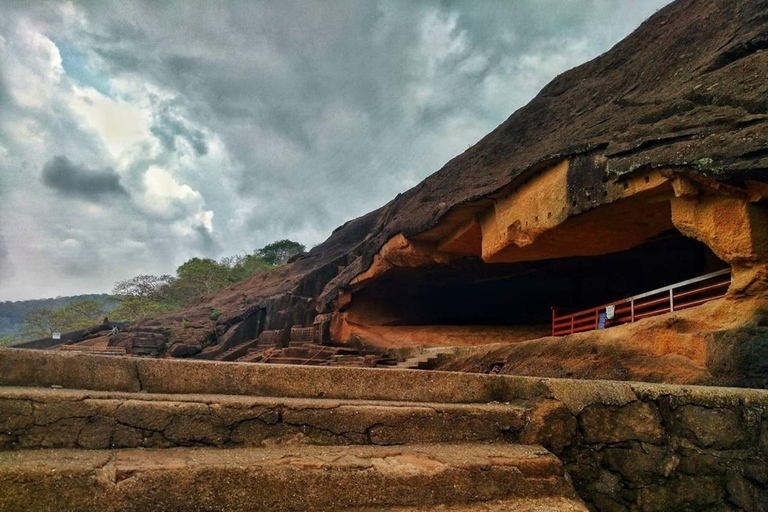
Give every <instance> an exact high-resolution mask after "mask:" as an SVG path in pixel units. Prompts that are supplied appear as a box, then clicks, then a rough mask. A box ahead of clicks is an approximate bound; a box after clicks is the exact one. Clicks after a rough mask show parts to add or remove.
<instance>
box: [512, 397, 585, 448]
mask: <svg viewBox="0 0 768 512" xmlns="http://www.w3.org/2000/svg"><path fill="white" fill-rule="evenodd" d="M577 428H578V422H577V421H576V418H575V417H574V416H573V415H572V414H571V413H570V412H569V411H568V408H567V407H565V406H564V405H563V404H561V403H559V402H556V401H547V402H542V403H541V404H539V405H538V406H537V407H535V408H534V409H533V411H531V414H530V416H529V417H528V422H527V424H526V425H525V428H524V429H523V431H522V432H521V434H520V440H521V441H522V442H524V443H527V444H541V445H542V446H544V447H546V448H547V449H548V450H551V451H552V452H553V453H556V454H559V453H562V451H563V449H564V448H565V447H566V446H568V445H570V444H571V443H572V442H573V440H574V438H575V436H576V430H577Z"/></svg>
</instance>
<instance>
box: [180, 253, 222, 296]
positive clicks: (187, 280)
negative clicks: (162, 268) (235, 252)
mask: <svg viewBox="0 0 768 512" xmlns="http://www.w3.org/2000/svg"><path fill="white" fill-rule="evenodd" d="M231 283H232V281H231V278H230V269H229V268H228V267H227V266H226V265H223V264H221V263H219V262H217V261H215V260H212V259H210V258H192V259H191V260H188V261H186V262H185V263H184V264H182V265H181V266H180V267H179V268H177V269H176V281H175V282H174V285H176V286H181V287H183V288H188V289H190V290H192V291H193V293H194V294H196V295H197V296H199V295H204V294H206V293H210V292H212V291H215V290H218V289H220V288H224V287H225V286H227V285H229V284H231Z"/></svg>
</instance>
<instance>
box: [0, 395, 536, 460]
mask: <svg viewBox="0 0 768 512" xmlns="http://www.w3.org/2000/svg"><path fill="white" fill-rule="evenodd" d="M531 407H532V406H531V405H530V404H528V403H515V404H437V403H415V402H412V403H409V402H374V401H367V402H366V401H355V400H331V399H297V398H293V399H291V398H273V397H246V396H226V395H162V394H150V393H119V392H99V391H80V390H67V389H41V388H12V387H7V388H1V387H0V449H25V448H88V449H105V448H133V447H145V448H167V447H173V446H200V445H203V446H220V447H231V446H257V445H265V444H274V443H278V442H283V443H286V442H290V443H305V444H323V445H345V444H361V445H364V444H376V445H394V444H408V443H419V444H425V443H438V442H479V441H484V442H491V441H500V442H509V441H517V440H518V439H519V434H520V432H521V430H522V429H523V428H524V427H525V426H526V423H527V418H528V416H529V413H530V410H531Z"/></svg>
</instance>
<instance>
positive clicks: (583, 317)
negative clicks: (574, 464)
mask: <svg viewBox="0 0 768 512" xmlns="http://www.w3.org/2000/svg"><path fill="white" fill-rule="evenodd" d="M730 273H731V269H730V268H726V269H722V270H718V271H716V272H711V273H709V274H705V275H703V276H699V277H694V278H692V279H687V280H685V281H681V282H679V283H674V284H671V285H668V286H664V287H661V288H657V289H655V290H651V291H648V292H644V293H640V294H638V295H633V296H631V297H627V298H625V299H621V300H617V301H614V302H610V303H608V304H604V305H602V306H598V307H594V308H590V309H585V310H582V311H577V312H574V313H568V314H565V315H559V316H558V315H557V309H556V308H552V335H553V336H558V335H564V334H573V333H574V332H583V331H589V330H594V329H597V328H598V326H599V312H600V311H603V310H605V308H606V307H608V306H614V307H616V309H617V313H619V311H618V310H619V308H618V307H617V306H624V307H623V308H621V310H620V311H621V317H623V318H624V321H623V322H621V323H628V322H629V323H631V322H634V321H636V320H639V319H640V318H645V317H648V316H654V315H658V314H663V313H665V312H673V311H675V299H680V298H681V297H689V296H692V295H696V294H698V293H703V292H706V291H712V290H715V289H718V288H721V287H723V286H725V285H727V284H729V283H730V279H729V280H728V281H727V282H725V281H724V282H722V283H717V284H714V285H710V286H706V287H704V288H700V289H695V290H688V291H686V292H683V293H682V294H680V295H677V296H676V295H675V290H678V289H680V288H684V287H686V286H690V285H693V284H696V283H700V282H703V281H708V280H711V279H714V278H716V277H720V276H724V275H728V274H730ZM662 293H665V294H668V297H666V298H663V299H661V298H660V299H656V300H653V301H650V302H641V303H640V304H636V302H637V301H640V300H641V299H644V298H647V297H652V296H654V295H659V294H662ZM723 295H724V294H723ZM723 295H720V296H716V297H709V298H705V299H703V300H702V299H700V300H694V301H689V302H685V303H683V304H680V305H679V309H682V308H688V307H692V306H694V305H698V304H703V303H704V302H707V301H709V300H714V299H717V298H720V297H722V296H723ZM662 303H668V304H669V306H668V307H663V308H660V309H654V310H652V311H643V312H641V313H638V311H639V310H640V311H641V310H642V309H644V308H647V307H649V306H652V305H657V304H662ZM627 304H628V305H629V308H628V309H627V306H626V305H627ZM627 313H629V319H628V322H627V318H626V315H627ZM593 314H594V315H595V316H594V318H591V316H592V315H593ZM618 317H619V315H618V314H617V315H616V316H615V317H614V318H618ZM590 324H592V325H593V326H594V327H593V328H589V325H590ZM577 325H578V327H577ZM615 325H618V324H615ZM568 331H570V332H568Z"/></svg>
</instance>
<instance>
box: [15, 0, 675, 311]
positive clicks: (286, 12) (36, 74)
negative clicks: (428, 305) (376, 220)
mask: <svg viewBox="0 0 768 512" xmlns="http://www.w3.org/2000/svg"><path fill="white" fill-rule="evenodd" d="M666 2H667V0H648V2H633V1H631V0H621V1H618V0H616V1H614V0H611V1H607V0H570V1H568V2H567V3H566V2H561V1H560V0H557V1H556V0H548V1H546V2H545V1H544V0H537V1H533V0H529V1H527V2H522V1H521V2H517V3H516V4H515V6H514V7H511V6H510V4H509V2H503V1H502V2H493V1H490V0H489V1H488V2H483V3H482V6H479V5H477V6H476V5H474V4H471V5H470V4H469V3H467V4H463V3H460V2H457V3H449V4H445V3H440V2H437V1H435V2H402V3H397V2H386V1H382V2H375V1H374V2H351V3H349V4H347V7H346V8H345V9H338V8H337V7H335V4H333V3H330V4H329V3H307V2H294V1H290V0H286V1H284V2H275V3H271V4H261V3H225V4H222V5H218V4H217V6H210V5H208V4H205V6H204V7H200V8H199V9H178V8H175V7H172V6H169V4H162V3H161V4H153V3H145V2H141V1H137V0H124V1H121V2H108V1H105V2H91V3H79V2H66V3H60V2H53V1H46V0H41V1H40V2H5V3H3V5H2V6H0V160H2V166H0V186H1V189H0V195H2V197H3V200H2V201H0V220H1V222H0V242H2V247H0V269H2V270H3V272H2V274H0V300H4V299H16V298H32V297H42V296H50V295H56V294H74V293H81V292H95V291H106V290H109V289H110V288H111V287H112V284H113V283H114V282H115V281H117V280H120V279H126V278H128V277H131V276H132V275H136V274H139V273H171V272H173V270H174V268H175V267H176V266H177V265H178V264H180V263H181V262H183V261H185V260H186V259H188V258H190V257H192V256H195V255H202V254H205V255H207V256H214V257H215V256H217V255H226V254H234V253H237V252H241V251H243V250H247V251H250V250H253V249H254V248H256V247H260V246H263V245H265V244H267V243H269V242H271V241H273V240H276V239H282V238H292V239H296V240H298V241H300V242H302V243H305V244H307V245H313V244H316V243H318V242H321V241H322V240H323V239H324V238H325V237H327V236H328V234H330V232H331V230H332V229H333V228H335V227H336V226H337V225H339V224H341V223H342V222H344V221H346V220H348V219H349V218H351V217H354V216H357V215H361V214H363V213H366V212H367V211H369V210H371V209H373V208H375V207H378V206H380V205H382V204H384V203H385V202H387V201H388V200H390V199H391V198H392V197H393V196H394V195H395V194H396V193H398V192H402V191H404V190H405V189H406V188H408V187H410V186H413V185H415V184H416V183H418V182H419V181H420V180H421V179H423V178H424V177H425V176H426V175H428V174H430V173H432V172H434V171H435V170H437V169H438V168H440V167H441V166H442V165H443V164H444V163H445V162H446V161H447V160H448V159H450V158H451V157H453V156H455V155H456V154H457V153H459V152H461V151H463V150H465V149H466V148H467V146H468V145H469V144H471V143H474V142H476V141H477V140H478V139H479V138H480V137H482V136H483V135H484V134H485V133H487V132H488V131H490V130H491V129H493V128H494V127H495V126H497V125H498V124H499V123H500V122H502V121H503V120H504V119H505V118H506V117H507V116H508V115H509V114H511V113H512V111H513V110H515V109H516V108H518V107H520V106H522V104H523V103H524V102H526V101H527V100H529V99H530V98H531V97H532V96H533V95H534V94H535V93H536V92H537V91H538V90H539V89H540V88H541V87H542V86H543V85H545V83H546V82H547V81H549V80H550V79H551V78H553V77H554V75H556V74H558V73H560V72H562V71H564V70H565V69H567V68H569V67H571V66H573V65H576V64H579V63H581V62H583V61H584V60H586V59H588V58H591V57H593V56H596V55H597V54H599V53H601V52H603V51H605V50H606V49H608V48H609V47H610V45H611V44H613V43H615V42H616V41H617V40H618V39H619V38H620V37H621V36H623V35H625V34H626V33H628V32H629V31H630V30H631V29H633V28H634V27H635V26H637V25H638V24H639V23H640V22H641V21H642V20H643V19H644V18H645V17H646V16H648V15H649V14H652V12H653V11H654V10H655V8H657V7H659V6H661V5H663V4H665V3H666ZM208 9H210V10H208ZM214 14H215V15H214ZM56 156H63V157H66V158H67V159H68V161H69V162H70V163H71V165H72V167H73V168H76V169H81V170H101V171H107V170H108V171H109V173H111V174H110V175H112V176H115V180H116V181H119V186H120V187H122V188H124V191H125V193H123V194H119V195H112V196H110V197H109V198H108V199H105V200H104V201H100V202H84V201H82V200H78V199H77V197H69V196H61V195H54V191H52V190H51V189H50V188H46V186H45V185H44V184H43V180H42V179H41V170H42V168H43V167H44V165H45V164H46V163H47V162H50V161H51V160H52V159H53V158H55V157H56ZM83 175H87V173H84V174H83ZM8 269H12V271H10V270H8Z"/></svg>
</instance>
